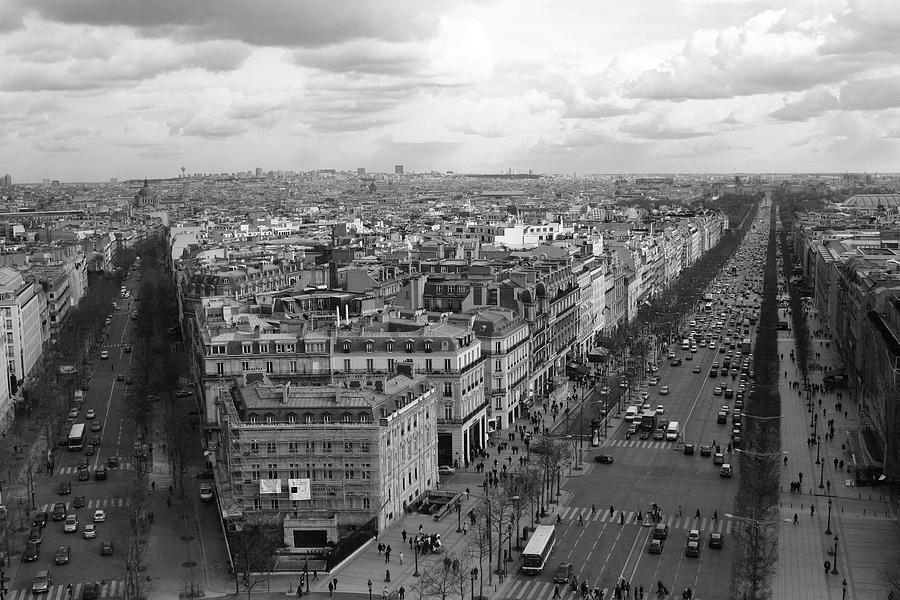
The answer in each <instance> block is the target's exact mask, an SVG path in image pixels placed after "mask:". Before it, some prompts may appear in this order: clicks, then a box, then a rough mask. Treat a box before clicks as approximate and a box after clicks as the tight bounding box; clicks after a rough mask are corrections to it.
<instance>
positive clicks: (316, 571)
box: [313, 569, 319, 581]
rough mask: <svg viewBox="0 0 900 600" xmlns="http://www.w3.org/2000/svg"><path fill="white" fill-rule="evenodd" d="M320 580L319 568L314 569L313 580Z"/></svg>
mask: <svg viewBox="0 0 900 600" xmlns="http://www.w3.org/2000/svg"><path fill="white" fill-rule="evenodd" d="M318 580H319V570H318V569H313V581H318Z"/></svg>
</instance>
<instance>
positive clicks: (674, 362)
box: [669, 358, 681, 367]
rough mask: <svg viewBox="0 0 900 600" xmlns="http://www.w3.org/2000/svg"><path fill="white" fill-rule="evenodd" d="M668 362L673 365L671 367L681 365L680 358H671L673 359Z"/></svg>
mask: <svg viewBox="0 0 900 600" xmlns="http://www.w3.org/2000/svg"><path fill="white" fill-rule="evenodd" d="M669 364H670V365H671V366H673V367H678V366H681V359H680V358H676V359H675V360H673V361H672V362H670V363H669Z"/></svg>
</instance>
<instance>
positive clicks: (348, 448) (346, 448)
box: [344, 442, 353, 454]
mask: <svg viewBox="0 0 900 600" xmlns="http://www.w3.org/2000/svg"><path fill="white" fill-rule="evenodd" d="M344 452H346V453H348V454H349V453H351V452H353V442H344Z"/></svg>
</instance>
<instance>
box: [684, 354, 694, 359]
mask: <svg viewBox="0 0 900 600" xmlns="http://www.w3.org/2000/svg"><path fill="white" fill-rule="evenodd" d="M684 360H694V355H693V354H685V355H684Z"/></svg>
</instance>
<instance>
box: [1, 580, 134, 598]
mask: <svg viewBox="0 0 900 600" xmlns="http://www.w3.org/2000/svg"><path fill="white" fill-rule="evenodd" d="M66 585H67V584H65V583H63V584H60V585H51V586H50V591H49V592H48V593H47V594H46V595H45V594H40V595H38V594H33V593H32V592H31V588H30V587H28V588H20V589H16V590H8V591H7V592H6V600H31V599H32V598H41V599H42V600H44V599H46V600H67V594H66ZM83 589H84V584H83V583H73V584H72V596H71V597H72V598H81V591H82V590H83ZM124 594H125V582H124V581H122V580H121V579H112V580H108V581H106V582H105V583H103V582H100V597H101V598H120V597H122V596H123V595H124Z"/></svg>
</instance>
